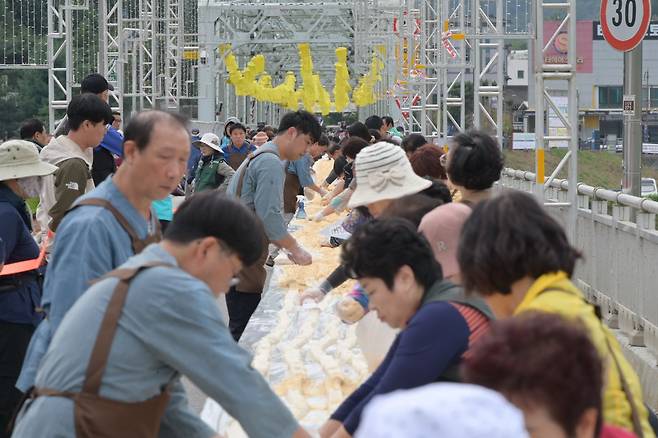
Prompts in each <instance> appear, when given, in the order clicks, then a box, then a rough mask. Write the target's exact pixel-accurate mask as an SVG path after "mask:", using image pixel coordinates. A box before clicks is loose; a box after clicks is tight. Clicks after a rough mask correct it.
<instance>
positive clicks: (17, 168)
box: [0, 140, 57, 181]
mask: <svg viewBox="0 0 658 438" xmlns="http://www.w3.org/2000/svg"><path fill="white" fill-rule="evenodd" d="M56 170H57V166H53V165H52V164H49V163H46V162H44V161H41V160H40V159H39V151H38V150H37V147H36V146H35V145H33V144H32V143H30V142H29V141H25V140H9V141H6V142H4V143H2V144H0V181H7V180H9V179H18V178H26V177H29V176H45V175H50V174H51V173H53V172H55V171H56Z"/></svg>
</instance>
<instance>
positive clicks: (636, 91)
mask: <svg viewBox="0 0 658 438" xmlns="http://www.w3.org/2000/svg"><path fill="white" fill-rule="evenodd" d="M624 95H632V96H634V99H633V100H634V103H635V105H634V111H633V115H624V181H623V187H622V191H623V193H627V194H630V195H633V196H640V194H641V167H642V43H640V44H639V45H638V46H637V47H636V48H635V49H633V50H631V51H630V52H625V53H624Z"/></svg>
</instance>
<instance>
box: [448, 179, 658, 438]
mask: <svg viewBox="0 0 658 438" xmlns="http://www.w3.org/2000/svg"><path fill="white" fill-rule="evenodd" d="M579 258H580V253H579V252H578V251H577V250H575V249H574V248H572V247H571V246H570V245H569V242H568V240H567V237H566V234H565V233H564V230H563V229H562V228H561V227H560V225H559V224H558V223H557V222H556V221H555V220H554V219H553V218H552V217H551V216H549V215H548V214H547V213H546V212H545V211H544V210H543V209H542V207H540V206H539V204H538V203H537V202H536V201H535V200H534V198H532V197H531V196H529V195H527V194H525V193H521V192H517V191H510V192H506V193H504V194H502V195H501V196H498V197H496V198H493V199H491V200H489V201H484V202H482V203H481V204H480V205H478V206H476V207H475V209H474V211H473V213H472V215H471V217H470V218H469V220H468V221H467V222H466V224H465V225H464V228H463V229H462V235H461V241H460V247H459V255H458V259H459V266H460V268H461V273H462V278H463V282H464V286H465V288H466V289H467V290H469V291H472V292H477V293H479V294H481V295H483V296H484V297H485V299H486V301H487V303H488V304H489V306H490V307H491V309H492V310H493V312H494V314H495V315H496V317H497V318H499V319H504V318H510V317H513V316H515V315H518V314H521V313H524V312H528V311H544V312H550V313H557V314H560V315H562V316H564V317H567V318H574V319H579V320H581V321H582V322H583V323H584V324H585V326H586V327H587V330H588V332H589V335H590V337H591V340H592V341H593V343H594V345H595V346H596V348H597V350H598V351H599V353H600V354H601V356H602V358H603V361H604V366H605V367H606V370H607V375H606V384H605V391H604V394H603V422H605V423H606V424H610V425H615V426H619V427H623V428H625V429H627V430H629V431H632V432H634V433H635V434H636V435H637V436H638V437H644V438H647V437H653V436H655V435H654V433H653V431H652V429H651V426H650V425H649V420H648V412H647V410H646V408H645V406H644V403H643V400H642V388H641V386H640V381H639V378H638V376H637V374H636V373H635V371H634V370H633V368H632V367H631V365H630V364H629V363H628V361H627V360H626V359H625V358H624V355H623V354H622V352H621V347H620V345H619V343H618V342H617V339H616V338H615V336H614V335H613V334H612V333H611V332H610V330H608V328H607V327H605V326H604V325H603V323H602V322H601V321H600V319H599V318H598V316H597V314H596V312H595V308H594V307H593V306H592V305H591V304H589V303H588V302H587V301H586V300H585V297H584V296H583V294H582V292H581V291H580V290H578V288H577V287H576V286H575V285H574V284H573V283H572V282H571V279H570V278H571V276H572V274H573V271H574V267H575V264H576V261H577V260H578V259H579ZM537 342H541V340H540V339H538V340H537ZM574 384H577V382H574Z"/></svg>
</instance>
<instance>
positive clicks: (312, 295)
mask: <svg viewBox="0 0 658 438" xmlns="http://www.w3.org/2000/svg"><path fill="white" fill-rule="evenodd" d="M324 295H325V294H324V292H322V289H320V287H309V288H308V289H306V290H305V291H304V292H302V295H301V296H300V297H299V303H300V304H304V302H306V301H312V302H315V303H319V302H320V301H322V299H323V298H324Z"/></svg>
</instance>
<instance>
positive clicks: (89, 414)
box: [14, 191, 309, 438]
mask: <svg viewBox="0 0 658 438" xmlns="http://www.w3.org/2000/svg"><path fill="white" fill-rule="evenodd" d="M263 249H264V236H263V228H262V225H261V224H260V223H259V221H258V220H257V219H256V217H255V216H254V214H253V213H252V212H251V211H249V209H248V208H246V207H245V206H243V205H241V204H240V203H239V202H237V201H236V200H232V199H228V198H226V197H225V196H222V195H220V194H219V193H217V192H215V191H207V192H204V193H200V194H197V195H195V196H194V197H192V198H190V199H188V200H187V201H185V202H184V203H183V204H182V205H181V207H180V208H179V209H178V212H177V214H176V218H175V219H174V221H173V222H172V223H171V225H170V226H169V228H168V230H167V238H166V239H165V240H164V241H162V242H161V243H159V244H153V245H150V246H149V247H147V248H146V249H145V250H144V251H143V252H142V253H141V254H139V255H136V256H133V257H131V258H130V259H128V260H127V261H126V262H125V263H124V264H123V265H121V266H120V267H119V268H118V269H115V270H114V271H112V272H110V273H109V274H107V275H105V276H104V278H103V279H101V280H100V281H99V282H97V283H96V284H95V285H93V286H91V288H90V289H89V290H88V291H87V292H86V293H85V294H84V295H83V296H82V297H81V298H80V299H79V300H78V302H77V303H76V305H75V306H74V307H73V308H72V309H71V311H70V312H69V313H68V314H67V315H66V317H65V318H64V320H63V321H62V324H61V326H60V328H59V330H58V331H57V333H56V334H55V337H54V338H53V342H52V344H51V345H50V348H49V349H48V353H47V354H46V356H45V358H44V361H43V365H42V367H41V368H40V370H39V375H38V378H37V381H36V385H35V388H34V390H33V391H32V392H31V394H30V397H29V399H28V400H27V402H26V403H25V404H24V405H23V408H22V409H21V412H20V414H19V415H18V421H17V424H16V428H15V431H14V436H16V437H22V438H32V437H34V438H37V437H39V438H49V437H53V438H54V437H76V438H127V437H130V438H156V437H172V438H173V437H190V438H210V437H215V436H216V432H215V431H213V430H212V429H211V428H210V427H209V426H208V425H207V424H206V423H205V422H204V421H203V420H201V419H200V418H199V417H198V416H197V415H196V414H194V413H192V411H191V410H190V408H189V406H188V400H187V397H186V394H185V390H184V388H183V385H182V383H181V380H180V377H181V375H186V376H187V377H188V378H189V379H190V380H191V381H192V382H194V384H195V385H197V386H198V387H199V388H200V389H201V390H202V391H203V392H204V393H205V394H207V395H208V396H209V397H211V398H212V399H214V400H215V401H217V402H218V403H219V404H220V405H221V406H222V408H223V409H225V410H226V411H227V412H228V413H229V414H230V415H231V416H232V417H233V418H235V419H236V420H237V421H238V422H239V423H240V424H241V426H242V427H243V429H244V430H245V431H246V432H247V434H248V436H250V437H252V438H270V437H281V438H290V437H292V438H307V437H309V435H308V434H307V433H306V432H305V431H304V430H303V429H302V428H300V427H299V425H298V423H297V421H296V420H295V418H294V417H293V415H292V414H291V413H290V411H289V410H288V409H287V408H286V407H285V405H284V404H283V403H282V402H281V400H279V398H278V397H277V396H276V394H274V392H273V391H272V389H271V388H270V387H269V385H268V384H267V382H266V381H265V379H264V378H263V377H262V376H261V375H260V373H259V372H258V371H256V370H255V369H254V368H252V367H251V355H250V354H249V353H247V352H246V351H245V350H243V349H242V348H241V347H240V346H238V345H237V344H236V343H235V342H234V341H233V339H232V337H231V335H230V333H229V331H228V329H227V328H226V325H225V324H224V322H223V321H222V318H221V316H220V313H219V309H218V308H217V305H216V298H217V296H218V295H219V294H222V293H225V292H226V291H227V290H228V288H229V285H230V284H231V282H232V281H233V279H234V278H235V276H236V275H238V272H240V270H241V269H242V266H243V264H250V263H253V262H254V261H255V260H256V259H257V258H258V257H259V254H260V252H261V251H262V250H263Z"/></svg>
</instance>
